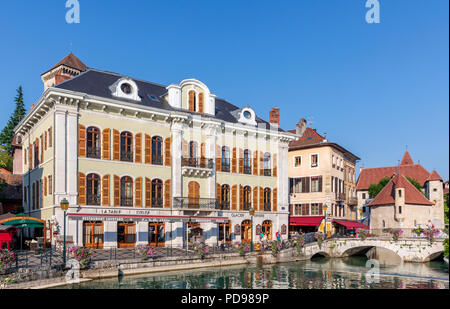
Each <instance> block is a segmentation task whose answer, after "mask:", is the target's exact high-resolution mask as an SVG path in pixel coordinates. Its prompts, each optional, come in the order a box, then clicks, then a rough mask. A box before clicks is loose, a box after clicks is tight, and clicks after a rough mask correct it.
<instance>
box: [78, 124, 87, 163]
mask: <svg viewBox="0 0 450 309" xmlns="http://www.w3.org/2000/svg"><path fill="white" fill-rule="evenodd" d="M78 156H79V157H80V158H85V157H86V127H85V126H84V125H82V124H79V125H78Z"/></svg>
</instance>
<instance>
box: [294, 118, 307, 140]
mask: <svg viewBox="0 0 450 309" xmlns="http://www.w3.org/2000/svg"><path fill="white" fill-rule="evenodd" d="M305 130H306V120H305V118H302V119H300V122H299V123H297V126H296V127H295V131H296V132H295V133H296V134H297V135H300V136H302V135H303V133H305Z"/></svg>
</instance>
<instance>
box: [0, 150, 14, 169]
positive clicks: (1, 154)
mask: <svg viewBox="0 0 450 309" xmlns="http://www.w3.org/2000/svg"><path fill="white" fill-rule="evenodd" d="M1 167H2V168H5V169H7V170H8V171H11V170H12V168H13V158H12V157H11V155H10V154H9V153H8V152H7V151H6V150H5V147H4V146H0V168H1Z"/></svg>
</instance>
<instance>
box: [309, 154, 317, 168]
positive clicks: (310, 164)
mask: <svg viewBox="0 0 450 309" xmlns="http://www.w3.org/2000/svg"><path fill="white" fill-rule="evenodd" d="M315 155H316V156H317V166H312V156H315ZM309 168H311V169H315V168H319V154H318V153H311V154H310V155H309Z"/></svg>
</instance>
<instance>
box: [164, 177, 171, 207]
mask: <svg viewBox="0 0 450 309" xmlns="http://www.w3.org/2000/svg"><path fill="white" fill-rule="evenodd" d="M171 206H172V191H171V184H170V179H167V180H166V182H165V183H164V208H170V207H171Z"/></svg>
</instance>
